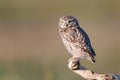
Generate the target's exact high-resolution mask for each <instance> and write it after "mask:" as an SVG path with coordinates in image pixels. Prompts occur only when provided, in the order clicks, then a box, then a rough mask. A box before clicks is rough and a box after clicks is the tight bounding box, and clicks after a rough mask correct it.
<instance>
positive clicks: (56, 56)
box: [0, 0, 120, 80]
mask: <svg viewBox="0 0 120 80" xmlns="http://www.w3.org/2000/svg"><path fill="white" fill-rule="evenodd" d="M63 15H73V16H75V17H76V18H77V19H78V21H79V22H80V25H81V27H82V28H83V29H84V30H85V31H86V32H87V33H88V35H89V37H90V39H91V42H92V45H93V47H94V49H95V51H96V54H97V56H96V63H95V64H91V63H90V62H89V61H85V60H84V61H83V62H82V65H84V66H86V67H88V68H90V69H92V70H94V71H96V72H102V73H118V74H120V58H119V56H120V0H71V1H70V0H0V80H80V79H81V80H83V79H82V78H81V77H80V76H78V75H77V74H74V73H73V72H72V71H71V70H69V69H68V67H67V60H68V59H69V58H70V57H71V56H70V55H69V54H67V51H66V49H65V47H64V46H63V44H62V41H61V38H60V36H59V32H58V25H57V23H58V19H59V17H61V16H63Z"/></svg>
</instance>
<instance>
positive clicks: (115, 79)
mask: <svg viewBox="0 0 120 80" xmlns="http://www.w3.org/2000/svg"><path fill="white" fill-rule="evenodd" d="M68 67H69V68H70V69H71V70H72V71H73V72H75V73H77V74H78V75H80V76H82V77H83V78H84V79H87V80H120V75H116V74H103V73H95V72H94V71H92V70H89V69H87V68H85V67H84V66H81V64H80V61H78V60H76V59H75V58H71V59H70V60H69V61H68Z"/></svg>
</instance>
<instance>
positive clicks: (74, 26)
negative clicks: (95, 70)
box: [59, 16, 96, 63]
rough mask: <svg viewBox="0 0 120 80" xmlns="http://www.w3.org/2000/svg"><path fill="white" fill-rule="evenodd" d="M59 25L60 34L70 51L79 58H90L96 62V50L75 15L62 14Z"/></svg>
mask: <svg viewBox="0 0 120 80" xmlns="http://www.w3.org/2000/svg"><path fill="white" fill-rule="evenodd" d="M59 27H60V29H59V32H60V36H61V38H62V41H63V43H64V45H65V47H66V48H67V50H68V52H69V53H70V54H71V55H73V57H75V58H77V59H78V60H80V59H88V60H90V61H91V62H93V63H94V62H95V58H94V57H95V55H96V54H95V51H94V50H93V48H92V46H91V43H90V39H89V37H88V35H87V34H86V32H85V31H84V30H83V29H82V28H81V27H80V26H79V24H78V21H77V19H76V18H75V17H73V16H62V17H60V19H59Z"/></svg>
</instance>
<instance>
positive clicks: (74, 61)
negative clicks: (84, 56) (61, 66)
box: [68, 57, 80, 70]
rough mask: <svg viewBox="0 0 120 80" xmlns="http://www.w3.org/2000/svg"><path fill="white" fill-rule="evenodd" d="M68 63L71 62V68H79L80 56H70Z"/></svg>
mask: <svg viewBox="0 0 120 80" xmlns="http://www.w3.org/2000/svg"><path fill="white" fill-rule="evenodd" d="M68 63H71V65H70V68H71V69H72V70H77V69H78V68H79V66H80V62H79V60H78V58H75V57H72V58H70V59H69V60H68Z"/></svg>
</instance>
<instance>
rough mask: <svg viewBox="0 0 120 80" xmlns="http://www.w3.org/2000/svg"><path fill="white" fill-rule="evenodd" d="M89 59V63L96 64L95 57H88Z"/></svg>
mask: <svg viewBox="0 0 120 80" xmlns="http://www.w3.org/2000/svg"><path fill="white" fill-rule="evenodd" d="M87 59H88V60H89V61H91V62H92V63H95V62H96V60H95V58H94V57H93V56H90V57H87Z"/></svg>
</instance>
